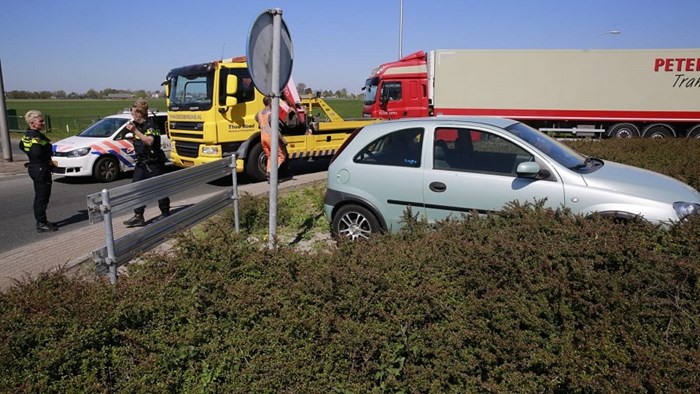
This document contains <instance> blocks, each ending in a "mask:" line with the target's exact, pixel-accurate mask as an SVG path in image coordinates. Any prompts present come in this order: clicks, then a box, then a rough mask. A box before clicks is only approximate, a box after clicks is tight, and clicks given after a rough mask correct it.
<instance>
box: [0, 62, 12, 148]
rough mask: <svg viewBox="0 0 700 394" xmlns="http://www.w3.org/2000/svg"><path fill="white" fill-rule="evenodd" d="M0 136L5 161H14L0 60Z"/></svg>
mask: <svg viewBox="0 0 700 394" xmlns="http://www.w3.org/2000/svg"><path fill="white" fill-rule="evenodd" d="M0 138H2V158H3V159H5V161H12V147H11V146H10V145H11V144H10V128H9V127H8V126H7V107H6V106H5V85H4V84H3V82H2V62H0Z"/></svg>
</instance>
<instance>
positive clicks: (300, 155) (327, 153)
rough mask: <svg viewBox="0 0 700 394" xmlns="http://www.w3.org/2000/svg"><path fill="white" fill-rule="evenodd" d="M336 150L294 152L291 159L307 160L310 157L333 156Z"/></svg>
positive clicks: (290, 156)
mask: <svg viewBox="0 0 700 394" xmlns="http://www.w3.org/2000/svg"><path fill="white" fill-rule="evenodd" d="M333 154H335V149H325V150H314V151H306V152H294V153H292V154H290V155H289V158H290V159H306V158H309V157H323V156H333Z"/></svg>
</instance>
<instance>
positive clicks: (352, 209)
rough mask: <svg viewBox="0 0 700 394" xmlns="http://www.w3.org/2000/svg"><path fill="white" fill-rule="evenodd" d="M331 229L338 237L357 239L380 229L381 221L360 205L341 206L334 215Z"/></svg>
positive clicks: (368, 235) (367, 236)
mask: <svg viewBox="0 0 700 394" xmlns="http://www.w3.org/2000/svg"><path fill="white" fill-rule="evenodd" d="M331 230H332V232H333V235H334V236H335V237H336V238H340V239H347V240H350V241H356V240H358V239H368V238H369V237H370V236H372V235H373V234H376V233H377V232H379V231H380V227H379V221H378V220H377V217H376V216H374V214H373V213H372V212H370V211H369V209H367V208H365V207H362V206H359V205H354V204H353V205H346V206H344V207H341V208H340V209H339V210H338V212H337V213H336V214H335V216H334V217H333V223H332V224H331Z"/></svg>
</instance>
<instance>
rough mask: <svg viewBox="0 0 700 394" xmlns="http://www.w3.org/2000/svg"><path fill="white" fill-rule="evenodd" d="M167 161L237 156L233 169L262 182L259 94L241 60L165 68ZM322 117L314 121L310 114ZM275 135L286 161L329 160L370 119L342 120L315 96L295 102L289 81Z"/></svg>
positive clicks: (200, 161)
mask: <svg viewBox="0 0 700 394" xmlns="http://www.w3.org/2000/svg"><path fill="white" fill-rule="evenodd" d="M163 85H164V86H165V92H166V102H167V105H168V132H169V134H170V140H171V141H172V150H171V155H170V160H171V161H172V162H173V163H174V164H175V165H176V166H179V167H189V166H194V165H199V164H204V163H208V162H211V161H214V160H218V159H221V158H222V157H226V156H230V155H232V154H234V153H235V154H237V161H236V170H237V171H238V172H239V173H240V172H244V173H245V174H246V175H247V176H248V177H249V178H250V179H251V180H253V181H263V180H265V167H266V164H267V157H266V156H265V154H264V152H263V150H262V146H261V144H260V128H259V125H258V123H257V121H256V120H255V115H256V114H257V113H258V111H260V110H261V109H262V108H263V94H262V93H260V91H259V90H258V89H256V88H255V86H254V84H253V81H252V78H251V77H250V72H249V70H248V66H247V63H246V60H245V58H244V57H238V58H232V59H228V60H225V61H223V60H222V61H214V62H210V63H203V64H195V65H190V66H184V67H178V68H174V69H172V70H170V72H169V73H168V75H167V77H166V80H165V82H164V83H163ZM317 109H318V110H320V112H322V113H323V114H324V115H325V117H324V118H325V119H324V120H323V121H317V120H316V119H314V118H315V117H314V116H311V114H314V112H315V111H316V112H318V111H317ZM279 119H280V133H281V134H282V135H284V137H285V139H286V140H287V143H288V145H287V146H286V147H285V154H286V155H287V158H288V159H290V160H302V159H307V160H308V159H310V158H317V157H323V156H332V155H333V154H334V153H335V151H336V150H337V149H338V148H339V147H340V145H341V144H342V143H343V142H344V141H345V139H346V138H347V137H348V135H349V134H350V133H351V132H352V131H353V130H355V129H356V128H358V127H363V126H365V125H368V124H370V123H374V122H377V121H379V120H375V119H362V120H345V119H343V118H342V117H340V116H339V115H338V114H337V113H336V112H335V111H334V110H333V109H332V108H331V107H330V106H329V105H328V104H327V103H326V102H325V101H324V100H323V99H321V98H319V97H315V98H305V99H303V100H302V99H300V97H299V95H298V93H297V92H296V87H295V86H294V82H293V80H292V79H290V81H289V83H288V84H287V86H286V88H285V89H284V91H283V93H282V97H281V98H280V114H279Z"/></svg>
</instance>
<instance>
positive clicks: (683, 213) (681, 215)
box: [673, 202, 700, 220]
mask: <svg viewBox="0 0 700 394" xmlns="http://www.w3.org/2000/svg"><path fill="white" fill-rule="evenodd" d="M673 210H674V211H676V215H678V219H680V220H683V219H685V218H686V217H688V216H690V215H693V214H697V213H698V212H700V204H693V203H690V202H674V203H673Z"/></svg>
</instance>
